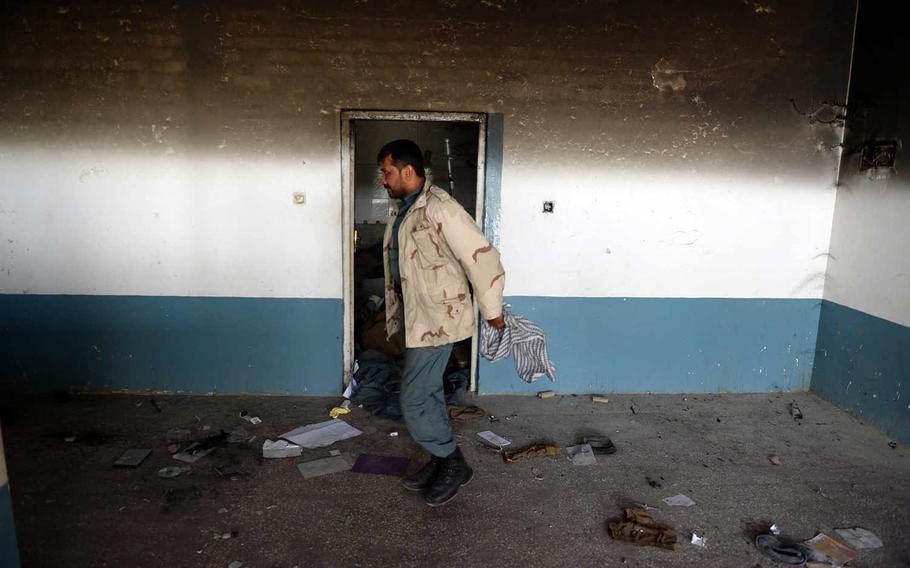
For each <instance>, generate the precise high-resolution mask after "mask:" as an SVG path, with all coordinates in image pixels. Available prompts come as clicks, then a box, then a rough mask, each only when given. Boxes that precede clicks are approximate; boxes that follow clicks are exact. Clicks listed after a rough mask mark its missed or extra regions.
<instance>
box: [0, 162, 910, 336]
mask: <svg viewBox="0 0 910 568" xmlns="http://www.w3.org/2000/svg"><path fill="white" fill-rule="evenodd" d="M507 152H508V149H507ZM511 158H512V159H511V160H510V162H509V163H507V164H506V165H505V168H504V173H503V189H502V206H501V208H502V231H503V234H502V238H501V242H502V252H503V261H504V263H505V265H506V269H507V271H508V280H507V288H506V293H507V294H509V295H539V296H594V297H600V296H604V297H607V296H620V297H718V298H820V297H821V294H822V287H823V284H824V276H823V275H824V272H825V264H826V258H827V257H826V256H825V255H824V253H825V252H826V251H827V250H828V238H829V235H830V234H831V219H832V215H833V207H834V191H833V190H832V189H830V182H831V179H830V177H831V176H830V173H828V171H827V170H826V168H824V167H819V171H818V174H817V175H816V176H815V177H812V176H809V175H804V176H802V177H787V176H785V175H783V174H781V175H778V176H775V175H771V174H770V173H769V174H768V175H767V176H765V177H760V176H758V175H752V176H745V175H737V174H735V173H731V174H729V175H726V176H723V175H720V174H706V173H702V172H694V171H691V172H687V173H674V172H670V171H667V172H663V173H659V172H655V173H651V174H646V173H642V172H641V171H634V170H623V169H621V168H619V167H616V166H614V165H610V164H605V165H603V166H601V167H599V168H592V167H589V168H587V169H585V168H580V167H574V168H565V169H560V167H559V166H547V167H541V166H536V165H534V166H528V165H525V164H524V163H523V160H522V156H521V152H520V151H518V152H516V153H515V154H513V155H512V156H511ZM528 161H531V160H528ZM0 174H2V177H3V180H4V182H3V184H4V186H3V191H2V194H0V239H2V241H0V242H2V243H3V246H2V248H0V292H2V293H21V292H23V291H27V292H28V293H31V294H99V295H100V294H112V295H175V296H239V297H295V298H341V294H342V280H341V279H342V276H341V275H342V270H341V265H342V259H341V225H340V222H341V190H340V160H335V159H333V158H329V157H326V158H324V159H322V160H321V161H314V160H313V159H312V158H311V159H308V160H307V161H306V164H303V163H302V160H300V159H299V158H295V157H293V156H284V157H271V158H259V159H257V158H243V159H240V158H237V157H231V156H223V157H222V156H219V155H218V153H217V152H209V153H207V154H205V155H201V154H200V155H194V156H187V155H179V154H176V153H175V154H170V155H158V156H155V155H130V154H125V153H117V152H103V153H102V152H98V151H88V150H76V149H69V150H58V151H50V150H42V149H38V148H21V147H4V148H2V149H0ZM294 191H305V192H306V204H305V205H295V204H294V202H293V198H292V193H293V192H294ZM891 198H892V201H893V206H891V205H886V206H885V211H886V212H887V213H888V214H890V215H893V216H894V223H885V224H883V225H880V226H881V227H882V230H886V229H885V227H894V226H898V223H897V219H898V218H899V217H900V215H906V213H907V212H908V210H910V199H908V200H905V201H900V199H899V198H898V196H897V195H896V193H895V192H892V197H891ZM543 200H554V201H555V202H556V212H555V213H554V214H552V215H547V214H543V213H542V212H541V204H542V201H543ZM877 203H880V202H877ZM901 207H903V209H902V208H901ZM857 215H858V216H859V217H858V218H860V219H861V218H863V216H864V215H866V213H865V212H863V211H861V210H859V209H858V210H857ZM889 230H890V229H889ZM867 233H868V231H867ZM904 240H906V236H905V238H904ZM894 242H895V246H897V244H898V243H900V242H902V241H901V240H900V239H896V240H895V241H894ZM839 246H841V247H846V246H851V244H850V243H841V244H840V245H839ZM835 256H837V255H836V253H835ZM847 256H850V257H851V258H853V257H854V256H857V257H858V258H857V259H856V260H854V261H852V262H854V263H863V262H866V261H867V260H868V261H869V262H872V260H873V259H871V258H870V257H868V256H863V255H847ZM893 266H894V274H895V275H896V274H898V273H901V272H903V274H904V276H903V280H901V279H899V278H895V279H893V280H892V281H893V282H894V283H895V284H894V285H895V286H899V285H900V284H899V283H900V282H903V283H904V284H906V283H907V278H908V276H907V275H910V265H908V263H907V261H903V263H901V262H898V263H894V264H893ZM835 268H837V267H835ZM859 268H862V267H861V266H860V267H859ZM848 272H849V273H851V274H856V275H859V277H860V278H861V277H862V275H863V274H864V271H863V270H861V269H860V270H856V268H855V267H851V268H850V269H849V270H848ZM837 279H838V276H835V278H834V282H835V283H836V282H837ZM852 287H855V285H854V284H852V283H851V282H846V281H845V284H844V287H843V288H841V289H842V290H844V289H849V288H852ZM832 291H833V292H835V293H836V291H837V288H832ZM870 294H872V292H870ZM876 294H877V292H876ZM836 297H838V296H834V297H832V299H835V298H836ZM857 297H858V298H859V299H860V300H862V305H861V306H860V307H861V309H864V310H867V308H868V310H867V311H870V310H871V311H870V313H876V314H882V313H884V314H886V315H885V316H883V317H887V314H891V313H892V312H893V307H894V306H893V305H892V304H893V303H894V302H895V301H897V300H894V299H891V300H889V302H891V304H887V303H886V304H883V305H881V306H878V305H876V304H875V303H874V302H875V299H876V296H875V295H874V294H873V295H872V296H871V297H870V298H869V299H867V298H865V297H863V296H857ZM835 301H839V300H837V299H835ZM851 302H853V303H855V301H854V300H851V301H848V302H847V305H852V303H851ZM870 302H872V304H871V305H868V306H867V304H869V303H870ZM901 309H903V310H904V313H906V314H907V316H906V317H908V318H910V306H908V305H907V303H906V301H904V303H903V304H901Z"/></svg>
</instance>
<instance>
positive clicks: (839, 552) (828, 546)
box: [803, 533, 859, 564]
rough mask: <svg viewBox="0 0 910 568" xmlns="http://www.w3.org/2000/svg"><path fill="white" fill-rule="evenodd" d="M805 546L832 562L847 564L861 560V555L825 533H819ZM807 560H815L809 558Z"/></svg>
mask: <svg viewBox="0 0 910 568" xmlns="http://www.w3.org/2000/svg"><path fill="white" fill-rule="evenodd" d="M803 544H805V545H807V546H808V547H809V548H811V549H812V550H814V551H815V552H818V553H819V554H823V555H825V556H826V557H828V558H830V559H831V560H834V561H835V562H838V563H840V564H845V563H847V562H850V561H851V560H856V559H857V558H859V553H858V552H857V551H855V550H853V549H851V548H849V547H848V546H845V545H843V544H841V543H840V542H838V541H836V540H834V539H833V538H831V537H830V536H828V535H826V534H825V533H818V534H817V535H815V536H814V537H812V538H810V539H809V540H807V541H805V542H804V543H803ZM807 559H808V560H813V559H809V558H807ZM821 560H823V559H821Z"/></svg>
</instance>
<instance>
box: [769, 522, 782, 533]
mask: <svg viewBox="0 0 910 568" xmlns="http://www.w3.org/2000/svg"><path fill="white" fill-rule="evenodd" d="M768 532H769V533H771V534H773V535H774V536H780V527H779V526H777V523H774V524H773V525H771V528H769V529H768Z"/></svg>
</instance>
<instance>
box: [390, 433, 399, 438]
mask: <svg viewBox="0 0 910 568" xmlns="http://www.w3.org/2000/svg"><path fill="white" fill-rule="evenodd" d="M389 437H390V438H397V437H398V432H389Z"/></svg>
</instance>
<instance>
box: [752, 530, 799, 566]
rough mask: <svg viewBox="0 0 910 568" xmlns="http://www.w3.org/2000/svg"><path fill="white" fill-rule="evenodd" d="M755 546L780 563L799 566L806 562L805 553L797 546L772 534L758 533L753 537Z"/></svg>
mask: <svg viewBox="0 0 910 568" xmlns="http://www.w3.org/2000/svg"><path fill="white" fill-rule="evenodd" d="M755 548H757V549H758V551H759V552H761V553H762V554H763V555H764V556H765V557H767V558H770V559H771V560H773V561H775V562H780V563H782V564H790V565H792V566H800V565H802V564H805V563H806V553H805V552H804V551H803V550H801V549H800V548H799V547H798V546H796V545H794V544H790V543H787V542H785V541H784V540H782V539H781V538H780V537H779V536H777V535H773V534H760V535H758V536H757V537H755Z"/></svg>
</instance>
